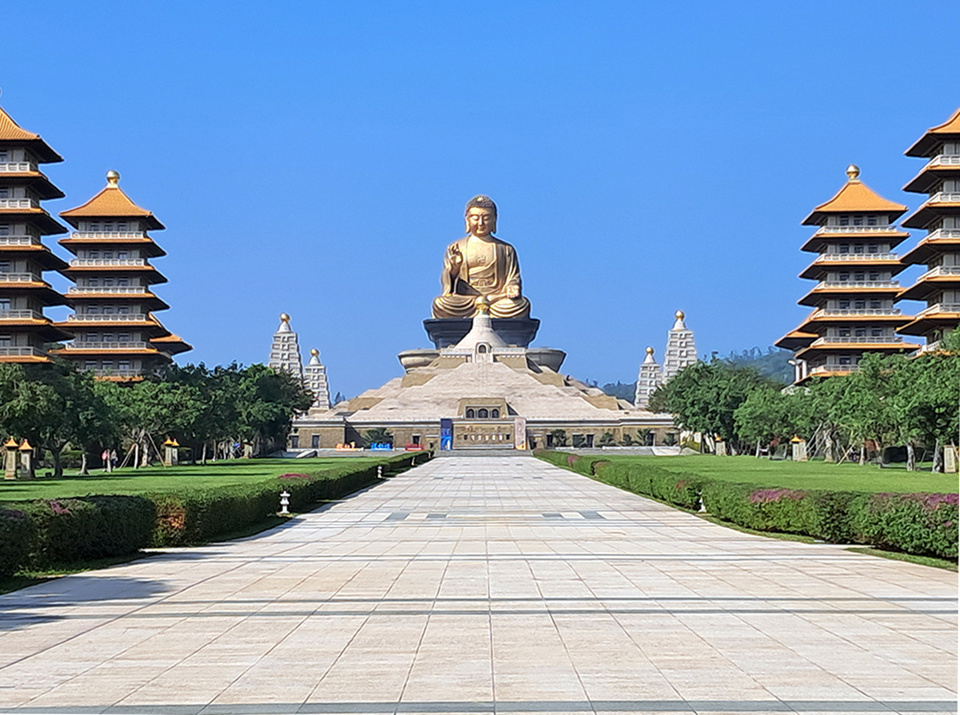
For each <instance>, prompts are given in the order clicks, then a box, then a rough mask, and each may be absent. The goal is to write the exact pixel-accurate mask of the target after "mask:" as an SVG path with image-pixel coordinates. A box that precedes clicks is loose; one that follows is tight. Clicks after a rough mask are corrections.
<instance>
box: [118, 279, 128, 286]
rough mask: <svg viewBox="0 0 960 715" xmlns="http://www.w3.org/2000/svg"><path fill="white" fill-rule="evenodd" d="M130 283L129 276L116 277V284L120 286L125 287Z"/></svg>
mask: <svg viewBox="0 0 960 715" xmlns="http://www.w3.org/2000/svg"><path fill="white" fill-rule="evenodd" d="M129 285H130V279H129V278H117V286H119V287H120V288H126V287H128V286H129Z"/></svg>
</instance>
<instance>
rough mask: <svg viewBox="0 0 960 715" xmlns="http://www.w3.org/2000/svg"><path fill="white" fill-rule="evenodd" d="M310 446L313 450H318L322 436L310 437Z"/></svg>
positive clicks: (313, 435) (314, 435)
mask: <svg viewBox="0 0 960 715" xmlns="http://www.w3.org/2000/svg"><path fill="white" fill-rule="evenodd" d="M310 446H311V447H312V448H313V449H317V448H318V447H319V446H320V435H318V434H312V435H310Z"/></svg>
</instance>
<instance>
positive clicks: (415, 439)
mask: <svg viewBox="0 0 960 715" xmlns="http://www.w3.org/2000/svg"><path fill="white" fill-rule="evenodd" d="M410 443H411V444H415V445H417V446H418V447H419V446H420V435H418V434H415V435H413V436H412V437H411V438H410Z"/></svg>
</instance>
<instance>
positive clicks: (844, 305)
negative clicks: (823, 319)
mask: <svg viewBox="0 0 960 715" xmlns="http://www.w3.org/2000/svg"><path fill="white" fill-rule="evenodd" d="M837 307H838V308H839V309H840V310H847V309H849V308H850V301H849V300H838V301H837Z"/></svg>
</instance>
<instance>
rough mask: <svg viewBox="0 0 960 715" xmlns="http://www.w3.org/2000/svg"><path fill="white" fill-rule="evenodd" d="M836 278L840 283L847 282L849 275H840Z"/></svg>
mask: <svg viewBox="0 0 960 715" xmlns="http://www.w3.org/2000/svg"><path fill="white" fill-rule="evenodd" d="M837 278H838V279H839V280H841V281H848V280H850V274H849V273H841V274H840V275H838V276H837Z"/></svg>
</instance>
